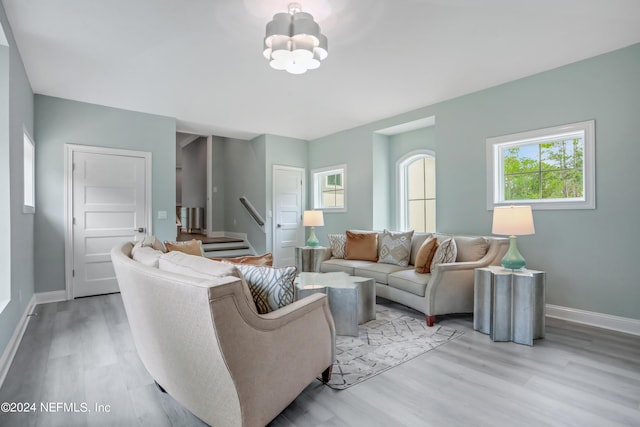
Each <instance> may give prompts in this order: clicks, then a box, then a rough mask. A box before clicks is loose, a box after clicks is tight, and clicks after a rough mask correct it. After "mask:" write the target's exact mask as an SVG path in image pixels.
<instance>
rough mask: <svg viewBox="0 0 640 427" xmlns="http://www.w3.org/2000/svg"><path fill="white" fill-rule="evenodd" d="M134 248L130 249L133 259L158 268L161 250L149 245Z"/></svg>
mask: <svg viewBox="0 0 640 427" xmlns="http://www.w3.org/2000/svg"><path fill="white" fill-rule="evenodd" d="M134 249H135V250H132V251H131V255H132V258H133V260H134V261H137V262H139V263H140V264H143V265H146V266H147V267H155V268H158V264H159V261H160V257H161V256H162V255H163V253H162V252H161V251H158V250H156V249H153V248H152V247H151V246H141V247H137V248H136V247H135V246H134Z"/></svg>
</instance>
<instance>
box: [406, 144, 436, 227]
mask: <svg viewBox="0 0 640 427" xmlns="http://www.w3.org/2000/svg"><path fill="white" fill-rule="evenodd" d="M397 165H398V166H397V169H398V183H399V192H398V200H399V202H400V203H399V205H400V212H399V217H398V218H399V226H400V228H401V229H402V230H415V231H425V232H434V231H436V157H435V153H434V152H433V151H429V150H420V151H413V152H411V153H409V154H407V155H405V156H404V157H402V158H401V159H400V160H399V161H398V163H397Z"/></svg>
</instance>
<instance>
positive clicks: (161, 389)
mask: <svg viewBox="0 0 640 427" xmlns="http://www.w3.org/2000/svg"><path fill="white" fill-rule="evenodd" d="M154 383H156V386H157V387H158V389H159V390H160V391H161V392H163V393H166V392H167V391H166V390H165V389H164V388H163V387H162V386H161V385H160V384H158V382H157V381H154Z"/></svg>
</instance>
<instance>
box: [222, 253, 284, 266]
mask: <svg viewBox="0 0 640 427" xmlns="http://www.w3.org/2000/svg"><path fill="white" fill-rule="evenodd" d="M210 259H212V260H214V261H223V262H231V263H234V264H251V265H262V266H265V267H271V266H272V265H273V255H272V254H271V252H269V253H266V254H264V255H255V256H254V255H247V256H239V257H235V258H210Z"/></svg>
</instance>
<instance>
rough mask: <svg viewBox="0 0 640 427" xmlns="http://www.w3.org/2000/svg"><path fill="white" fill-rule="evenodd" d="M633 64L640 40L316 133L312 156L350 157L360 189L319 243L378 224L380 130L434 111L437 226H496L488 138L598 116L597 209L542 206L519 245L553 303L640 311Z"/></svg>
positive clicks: (639, 96)
mask: <svg viewBox="0 0 640 427" xmlns="http://www.w3.org/2000/svg"><path fill="white" fill-rule="evenodd" d="M638 75H640V44H636V45H633V46H630V47H628V48H625V49H621V50H618V51H615V52H611V53H608V54H605V55H601V56H597V57H594V58H591V59H588V60H585V61H581V62H577V63H574V64H571V65H568V66H565V67H561V68H558V69H555V70H551V71H548V72H545V73H541V74H537V75H534V76H531V77H527V78H524V79H520V80H517V81H514V82H510V83H507V84H504V85H500V86H496V87H493V88H490V89H487V90H483V91H480V92H477V93H473V94H470V95H466V96H463V97H460V98H456V99H453V100H450V101H446V102H442V103H439V104H435V105H432V106H428V107H425V108H422V109H419V110H415V111H412V112H409V113H406V114H402V115H399V116H396V117H392V118H389V119H386V120H383V121H380V122H375V123H372V124H369V125H366V126H362V127H358V128H355V129H351V130H348V131H345V132H340V133H337V134H334V135H330V136H327V137H324V138H320V139H317V140H314V141H311V142H310V144H309V147H310V151H309V159H310V167H311V168H317V167H324V166H329V165H332V164H339V163H347V165H348V168H349V179H348V191H349V197H350V200H353V198H354V197H361V200H362V202H361V203H358V204H354V203H350V204H349V212H347V213H345V214H340V215H337V214H333V215H327V217H330V219H329V220H325V224H326V226H325V227H324V228H323V229H320V230H318V234H319V238H320V240H321V242H323V241H324V242H326V234H327V233H329V232H343V231H344V230H345V229H347V228H365V229H366V228H372V227H373V217H372V214H371V207H372V206H373V203H372V192H371V184H370V183H371V182H373V178H372V177H373V162H372V160H371V159H372V153H373V145H372V142H371V141H372V134H373V132H374V131H375V130H377V129H383V128H386V127H389V126H394V125H398V124H401V123H406V122H409V121H413V120H416V119H419V118H422V117H428V116H432V115H433V116H435V117H436V125H435V127H434V131H435V151H436V156H437V172H436V180H437V197H438V203H437V228H438V230H439V231H442V232H451V233H471V234H490V233H491V218H492V212H491V211H487V209H486V161H485V141H486V139H487V138H489V137H492V136H498V135H504V134H510V133H515V132H521V131H526V130H532V129H539V128H544V127H549V126H555V125H560V124H566V123H573V122H578V121H583V120H590V119H595V121H596V181H597V182H596V191H597V194H596V196H597V209H594V210H561V211H535V212H534V221H535V226H536V234H535V235H532V236H522V237H521V238H519V239H518V241H519V247H520V250H521V252H522V253H523V255H524V256H525V258H527V261H528V264H527V266H528V267H529V268H532V269H541V270H545V271H546V272H547V303H550V304H555V305H559V306H565V307H571V308H576V309H582V310H587V311H593V312H600V313H605V314H611V315H617V316H622V317H628V318H633V319H640V312H639V311H638V302H640V286H638V279H637V274H636V271H635V268H634V258H635V257H636V256H637V254H636V251H635V248H636V244H637V242H638V241H640V227H638V225H637V221H638V218H640V188H639V187H638V185H637V183H638V182H640V168H638V167H637V164H636V163H637V159H638V158H640V144H638V138H637V132H636V130H637V114H638V111H640V79H638V77H637V76H638ZM354 195H355V196H354Z"/></svg>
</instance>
